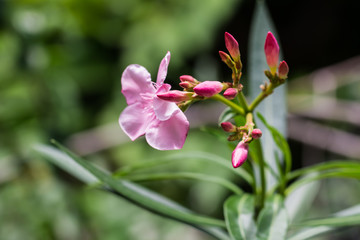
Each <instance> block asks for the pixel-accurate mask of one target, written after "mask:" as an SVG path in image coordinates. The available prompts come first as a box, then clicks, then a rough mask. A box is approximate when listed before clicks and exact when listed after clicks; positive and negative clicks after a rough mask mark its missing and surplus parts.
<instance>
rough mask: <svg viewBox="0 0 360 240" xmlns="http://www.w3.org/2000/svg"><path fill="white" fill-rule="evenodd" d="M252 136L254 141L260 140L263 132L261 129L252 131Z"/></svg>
mask: <svg viewBox="0 0 360 240" xmlns="http://www.w3.org/2000/svg"><path fill="white" fill-rule="evenodd" d="M251 136H252V138H253V139H259V138H261V136H262V132H261V130H260V129H258V128H255V129H254V130H252V132H251Z"/></svg>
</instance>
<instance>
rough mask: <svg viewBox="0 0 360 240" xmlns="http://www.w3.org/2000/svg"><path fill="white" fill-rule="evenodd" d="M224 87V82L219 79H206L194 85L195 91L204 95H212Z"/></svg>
mask: <svg viewBox="0 0 360 240" xmlns="http://www.w3.org/2000/svg"><path fill="white" fill-rule="evenodd" d="M222 89H223V84H222V83H221V82H218V81H205V82H202V83H199V84H198V85H196V87H194V92H195V93H196V94H197V95H199V96H202V97H212V96H214V95H215V94H218V93H219V92H221V91H222Z"/></svg>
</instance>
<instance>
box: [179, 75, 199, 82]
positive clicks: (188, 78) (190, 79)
mask: <svg viewBox="0 0 360 240" xmlns="http://www.w3.org/2000/svg"><path fill="white" fill-rule="evenodd" d="M180 81H181V82H189V83H199V81H198V80H196V79H195V78H194V77H193V76H190V75H182V76H180Z"/></svg>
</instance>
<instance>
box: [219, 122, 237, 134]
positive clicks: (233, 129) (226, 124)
mask: <svg viewBox="0 0 360 240" xmlns="http://www.w3.org/2000/svg"><path fill="white" fill-rule="evenodd" d="M221 127H222V129H223V130H224V131H225V132H236V126H234V125H233V124H232V123H231V122H222V123H221Z"/></svg>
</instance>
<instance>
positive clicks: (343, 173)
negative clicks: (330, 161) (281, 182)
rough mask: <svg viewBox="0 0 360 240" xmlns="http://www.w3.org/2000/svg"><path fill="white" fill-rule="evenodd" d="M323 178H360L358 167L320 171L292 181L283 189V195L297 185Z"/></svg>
mask: <svg viewBox="0 0 360 240" xmlns="http://www.w3.org/2000/svg"><path fill="white" fill-rule="evenodd" d="M325 178H354V179H359V180H360V169H357V168H355V169H352V168H346V169H335V170H332V171H327V172H321V173H319V174H318V175H316V176H313V175H311V174H310V175H309V176H304V177H303V178H301V179H299V180H297V181H295V182H293V183H292V184H291V185H290V186H289V187H288V188H287V189H286V191H285V195H288V194H289V193H291V192H292V191H294V190H295V189H297V188H298V187H300V186H302V185H305V184H308V183H310V182H313V181H318V180H321V179H325Z"/></svg>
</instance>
